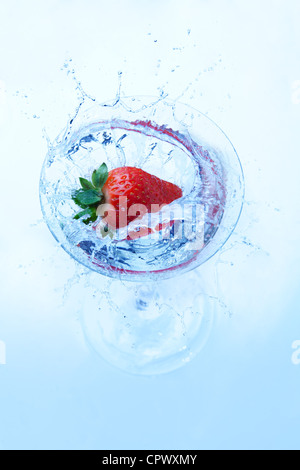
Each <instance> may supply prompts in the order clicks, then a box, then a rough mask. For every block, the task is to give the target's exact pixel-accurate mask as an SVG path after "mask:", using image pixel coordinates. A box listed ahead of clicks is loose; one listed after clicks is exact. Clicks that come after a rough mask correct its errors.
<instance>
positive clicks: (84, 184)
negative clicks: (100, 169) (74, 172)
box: [79, 178, 95, 189]
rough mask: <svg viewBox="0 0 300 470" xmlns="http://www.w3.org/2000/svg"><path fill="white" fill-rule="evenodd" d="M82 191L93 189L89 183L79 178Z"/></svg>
mask: <svg viewBox="0 0 300 470" xmlns="http://www.w3.org/2000/svg"><path fill="white" fill-rule="evenodd" d="M79 181H80V184H81V187H82V189H95V188H94V186H93V185H92V183H91V182H90V181H88V180H87V179H85V178H79Z"/></svg>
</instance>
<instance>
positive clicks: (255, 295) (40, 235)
mask: <svg viewBox="0 0 300 470" xmlns="http://www.w3.org/2000/svg"><path fill="white" fill-rule="evenodd" d="M299 15H300V7H299V2H298V1H297V0H294V1H293V0H284V1H283V0H251V1H250V0H249V1H246V0H226V1H224V0H219V1H218V0H210V1H208V0H185V1H184V2H182V1H177V0H160V1H156V0H154V1H144V0H124V1H123V0H122V1H121V0H118V1H117V0H111V1H110V2H104V1H102V0H99V1H96V0H47V1H40V0H24V1H23V0H0V142H1V147H0V149H1V150H0V155H1V160H0V165H1V167H0V168H1V173H0V174H1V185H0V191H1V231H0V253H1V265H0V270H1V271H0V281H1V282H0V295H1V313H0V340H2V341H4V342H5V344H6V352H7V357H6V362H7V363H6V365H0V448H2V449H41V448H42V449H48V448H50V449H63V448H66V449H220V448H222V449H240V448H243V449H248V448H250V449H254V448H255V449H264V448H267V449H280V448H295V449H299V448H300V444H299V443H300V440H299V437H300V436H299V434H300V431H299V419H300V365H298V366H297V365H295V364H293V363H292V359H291V358H292V353H293V349H292V343H293V342H294V341H295V340H299V339H300V320H299V273H300V267H299V266H300V264H299V261H300V250H299V235H300V217H299V196H300V194H299V192H300V189H299V188H300V185H299V174H300V171H299V170H300V163H299V162H300V159H299V151H300V144H299V125H300V92H298V91H297V90H298V89H299V88H300V83H299V81H300V62H299V46H300V33H299V31H300V30H299V17H300V16H299ZM188 30H190V34H188ZM155 41H157V42H155ZM70 58H71V59H72V63H71V67H74V68H75V69H76V77H77V78H78V79H79V80H80V81H81V82H82V85H83V87H84V89H85V90H86V91H87V92H88V93H90V94H91V95H93V96H95V97H96V98H97V99H98V100H99V101H104V100H107V99H111V98H112V97H113V96H114V95H115V92H116V89H117V73H118V71H122V72H123V80H122V83H123V93H124V94H126V95H131V94H148V95H157V94H158V93H159V88H160V87H162V86H164V90H165V91H166V92H167V93H169V96H170V98H172V99H175V98H177V97H178V96H180V95H181V94H182V93H183V96H182V98H181V101H183V102H185V103H187V104H190V105H193V106H194V107H195V108H197V109H199V110H201V111H202V112H205V113H208V116H209V117H211V118H212V119H214V120H215V121H216V122H217V123H218V124H219V125H220V126H221V127H222V128H223V129H224V130H225V132H226V133H227V134H228V135H229V136H230V138H231V140H232V141H233V143H234V145H235V147H236V148H237V151H238V153H239V155H240V158H241V161H242V164H243V167H244V170H245V175H246V188H247V190H246V201H247V204H246V206H245V210H244V212H243V216H242V219H241V221H240V224H239V226H238V228H237V231H236V233H235V235H234V237H233V238H232V240H231V242H230V243H229V244H228V245H227V246H226V248H231V249H230V250H227V251H224V252H223V253H221V255H220V256H218V257H216V258H215V259H213V260H211V261H210V262H209V264H208V265H207V266H206V267H203V268H200V269H203V273H204V274H205V273H207V276H211V279H209V281H210V284H211V285H212V293H211V294H212V295H214V289H217V294H218V295H217V296H218V298H219V299H220V302H216V304H217V321H216V324H215V327H214V329H213V332H212V334H211V336H210V338H209V341H208V343H207V345H206V347H205V349H204V350H203V352H202V353H201V354H200V355H199V356H198V357H197V359H195V360H194V361H193V362H192V363H190V364H189V365H187V366H186V367H185V368H183V369H180V370H178V371H175V372H173V373H170V374H167V375H163V376H157V377H150V378H145V377H144V378H143V377H135V376H130V375H127V374H126V373H123V372H120V371H118V370H116V369H114V368H112V367H111V366H109V365H108V364H106V363H105V362H104V361H102V360H101V359H100V358H99V357H98V356H97V355H96V354H95V353H93V352H92V351H91V350H90V349H89V348H88V346H87V345H86V343H85V341H84V337H83V334H82V332H81V327H80V323H79V313H78V310H79V305H80V299H81V298H83V297H84V293H85V287H84V279H81V281H79V284H78V283H77V281H76V275H77V274H78V272H79V273H80V269H79V271H78V268H76V266H75V264H74V263H73V261H72V260H70V259H69V257H68V256H67V254H65V253H64V252H63V251H62V250H61V249H60V248H58V247H57V246H56V245H55V241H54V240H53V238H52V236H51V234H50V233H49V232H48V229H47V228H46V226H45V224H44V223H42V222H38V221H39V220H40V219H41V213H40V208H39V200H38V179H39V173H40V168H41V165H42V161H43V159H44V156H45V153H46V150H47V147H46V141H45V139H43V138H42V129H43V127H46V129H47V131H48V133H49V135H50V137H51V138H54V137H55V136H56V135H57V133H58V132H59V131H60V130H61V129H62V128H63V127H64V126H65V125H66V122H67V119H68V116H69V115H70V114H72V113H73V112H74V110H75V107H76V105H77V94H76V91H75V82H74V81H73V75H72V73H70V74H69V75H68V74H67V69H64V67H63V64H64V63H65V61H66V60H69V59H70ZM159 60H160V61H161V62H159ZM61 69H63V70H61ZM69 70H70V68H69ZM173 70H174V71H173ZM189 84H191V85H190V87H189V89H187V90H186V88H187V87H188V85H189ZM185 90H186V91H185ZM34 115H36V116H38V118H34V117H33V116H34ZM205 270H206V271H205ZM215 272H217V279H218V286H216V284H215V282H216V281H215V277H214V275H215V274H214V273H215ZM82 278H84V276H82ZM176 282H180V280H178V279H174V288H175V287H176ZM222 302H224V304H226V307H222Z"/></svg>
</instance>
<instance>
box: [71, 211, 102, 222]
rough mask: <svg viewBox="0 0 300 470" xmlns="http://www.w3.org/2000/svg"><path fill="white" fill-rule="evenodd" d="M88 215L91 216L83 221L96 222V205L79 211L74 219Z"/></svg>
mask: <svg viewBox="0 0 300 470" xmlns="http://www.w3.org/2000/svg"><path fill="white" fill-rule="evenodd" d="M86 215H88V216H89V217H88V218H87V219H84V220H83V221H82V222H83V223H84V224H86V225H88V224H89V223H90V222H95V221H96V220H97V218H98V216H97V209H96V207H88V208H87V209H85V210H84V211H81V212H78V214H76V215H75V216H74V219H75V220H79V219H81V218H82V217H84V216H86Z"/></svg>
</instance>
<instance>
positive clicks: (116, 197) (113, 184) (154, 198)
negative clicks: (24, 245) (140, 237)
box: [73, 164, 182, 229]
mask: <svg viewBox="0 0 300 470" xmlns="http://www.w3.org/2000/svg"><path fill="white" fill-rule="evenodd" d="M80 182H81V185H82V189H81V190H79V191H77V192H76V193H75V195H74V197H73V200H74V201H75V202H76V203H77V204H78V202H79V203H81V204H82V202H83V203H84V204H83V205H81V206H80V207H82V208H83V209H84V211H82V212H81V213H79V214H78V215H77V216H75V217H76V218H80V217H82V216H83V215H86V214H87V215H90V214H91V218H89V219H86V220H85V223H89V222H90V221H92V222H93V221H94V220H95V211H96V210H97V214H98V215H102V216H104V219H105V222H106V223H107V224H108V225H109V226H110V227H111V228H114V229H115V228H121V227H125V226H127V225H128V224H129V223H130V222H132V221H133V220H134V219H136V218H137V217H139V216H143V215H144V214H145V213H147V212H158V211H159V210H160V209H161V206H162V205H166V204H170V203H171V202H173V201H175V200H176V199H179V198H180V197H182V190H181V189H180V188H179V187H178V186H177V185H176V184H173V183H169V182H168V181H164V180H162V179H160V178H158V177H157V176H154V175H151V174H150V173H147V172H146V171H143V170H141V169H140V168H134V167H129V166H128V167H121V168H115V169H114V170H111V171H110V172H108V171H107V167H106V165H105V164H102V165H101V167H100V168H99V169H98V170H95V171H94V173H93V177H92V183H90V182H88V181H87V180H85V179H84V178H80ZM97 191H98V193H97ZM102 194H103V196H102ZM97 195H98V198H97ZM101 196H102V197H101ZM89 201H90V202H89ZM103 204H109V205H110V206H111V208H108V207H105V206H103ZM78 205H79V204H78ZM85 206H86V207H87V209H86V208H85ZM97 207H98V209H96V208H97Z"/></svg>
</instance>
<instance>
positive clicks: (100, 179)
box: [92, 163, 108, 189]
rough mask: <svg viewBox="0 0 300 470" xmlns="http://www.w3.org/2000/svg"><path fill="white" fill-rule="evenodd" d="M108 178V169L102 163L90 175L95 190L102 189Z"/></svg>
mask: <svg viewBox="0 0 300 470" xmlns="http://www.w3.org/2000/svg"><path fill="white" fill-rule="evenodd" d="M107 178H108V168H107V165H106V163H102V165H101V166H100V167H99V168H98V170H95V171H94V172H93V175H92V182H93V185H94V186H95V188H96V189H102V188H103V186H104V184H105V182H106V180H107Z"/></svg>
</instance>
